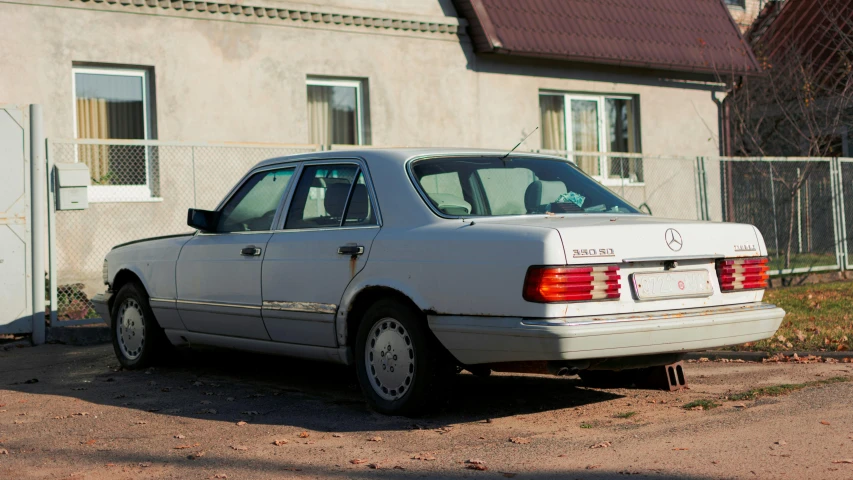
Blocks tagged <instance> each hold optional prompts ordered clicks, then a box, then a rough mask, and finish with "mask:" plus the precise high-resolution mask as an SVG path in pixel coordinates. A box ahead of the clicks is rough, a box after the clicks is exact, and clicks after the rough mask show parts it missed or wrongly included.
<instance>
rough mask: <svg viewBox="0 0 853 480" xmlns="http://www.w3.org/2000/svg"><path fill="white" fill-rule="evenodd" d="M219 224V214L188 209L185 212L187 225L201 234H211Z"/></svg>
mask: <svg viewBox="0 0 853 480" xmlns="http://www.w3.org/2000/svg"><path fill="white" fill-rule="evenodd" d="M218 223H219V212H211V211H210V210H199V209H196V208H190V209H189V210H187V225H189V226H191V227H193V228H197V229H199V230H201V231H203V232H213V231H215V230H216V225H217V224H218Z"/></svg>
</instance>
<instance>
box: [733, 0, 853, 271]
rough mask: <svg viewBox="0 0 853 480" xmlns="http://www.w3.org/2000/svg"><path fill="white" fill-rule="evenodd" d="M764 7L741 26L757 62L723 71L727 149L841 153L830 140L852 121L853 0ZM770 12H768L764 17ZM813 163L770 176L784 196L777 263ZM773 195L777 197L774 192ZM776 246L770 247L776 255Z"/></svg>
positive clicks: (787, 253)
mask: <svg viewBox="0 0 853 480" xmlns="http://www.w3.org/2000/svg"><path fill="white" fill-rule="evenodd" d="M774 7H775V9H776V10H775V11H774V10H772V9H769V10H766V11H765V14H766V16H765V17H760V18H759V19H758V20H757V21H756V24H755V25H753V27H752V28H751V29H750V31H749V32H747V34H746V39H747V41H748V42H749V43H750V45H751V47H752V50H753V52H754V53H755V56H756V59H757V60H758V62H759V64H760V65H761V68H762V73H761V74H759V75H751V76H747V75H738V72H730V73H729V74H728V75H726V77H727V78H725V80H726V81H727V83H728V84H729V85H730V86H731V90H730V93H729V96H728V97H727V99H726V103H725V108H726V109H727V116H728V122H729V124H728V128H730V134H729V142H730V143H729V152H730V153H734V154H736V155H742V156H810V157H833V156H840V155H841V152H840V146H839V143H838V142H836V141H834V140H835V139H836V138H838V135H839V134H841V133H843V132H845V127H846V126H851V127H853V0H787V1H786V2H785V3H784V4H781V2H780V3H779V4H776V5H774ZM768 17H769V18H768ZM816 165H817V163H816V162H807V163H805V165H804V166H803V168H800V169H798V170H797V173H796V174H795V175H791V174H787V175H783V174H776V173H774V172H773V167H772V165H770V168H769V169H767V170H764V169H763V168H759V167H758V166H757V165H752V168H753V170H755V171H754V172H753V173H754V174H756V175H760V176H769V178H770V180H772V181H773V182H774V184H775V185H779V186H780V187H781V188H780V189H779V190H780V191H779V192H776V194H777V195H781V196H782V202H783V203H788V206H789V211H788V214H789V215H788V216H789V218H788V222H787V231H786V232H784V234H785V237H784V238H785V241H784V243H783V244H782V245H780V246H779V249H780V250H783V251H784V259H785V261H784V268H786V269H788V268H791V255H792V246H793V243H794V242H793V240H794V225H795V220H796V218H795V215H796V211H797V209H796V202H797V198H798V193H799V192H800V191H801V189H802V188H803V185H805V184H806V182H807V181H808V180H809V177H810V176H811V175H812V174H813V173H814V171H815V168H816ZM772 201H773V202H776V198H773V200H772ZM779 253H780V252H778V251H777V255H778V254H779Z"/></svg>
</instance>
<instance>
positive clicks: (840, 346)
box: [835, 343, 847, 352]
mask: <svg viewBox="0 0 853 480" xmlns="http://www.w3.org/2000/svg"><path fill="white" fill-rule="evenodd" d="M835 350H836V351H838V352H843V351H845V350H847V345H845V344H843V343H840V344H838V346H837V347H835Z"/></svg>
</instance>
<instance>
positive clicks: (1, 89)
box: [0, 0, 752, 271]
mask: <svg viewBox="0 0 853 480" xmlns="http://www.w3.org/2000/svg"><path fill="white" fill-rule="evenodd" d="M672 1H675V0H649V2H651V3H659V4H666V3H668V2H670V3H671V2H672ZM551 2H552V3H553V9H554V10H553V11H550V12H549V11H536V10H535V9H533V8H532V7H531V10H530V11H527V12H522V14H516V13H513V12H509V11H506V10H501V9H500V5H499V2H492V1H489V0H468V1H451V0H395V1H387V0H323V1H320V0H317V1H316V2H314V3H296V2H290V1H284V0H281V1H280V0H217V1H190V0H87V1H83V0H17V1H5V0H0V23H2V25H3V31H4V39H5V40H4V42H3V48H2V49H0V65H2V68H0V103H4V102H9V103H18V104H20V103H39V104H42V105H43V106H44V112H45V131H46V134H47V136H48V137H49V138H50V139H61V138H77V137H86V138H101V139H111V138H131V139H149V140H155V139H156V140H160V141H192V142H260V143H276V144H282V143H284V144H323V145H327V144H337V143H355V144H369V145H375V146H454V147H488V148H497V149H509V148H511V147H512V146H514V145H515V144H516V143H517V142H519V141H520V140H521V139H522V138H523V137H525V136H526V135H528V134H530V133H531V132H534V130H535V132H534V133H533V134H532V135H531V136H530V137H529V138H528V139H527V140H526V142H525V144H524V145H523V146H522V148H523V149H527V150H530V149H560V150H576V151H579V150H582V151H594V152H629V153H641V154H642V155H643V156H644V157H645V158H643V159H642V160H631V161H627V160H626V161H625V162H624V163H619V162H618V161H612V160H610V159H608V158H607V157H605V156H602V157H601V158H600V159H599V158H598V157H594V158H593V161H592V162H589V161H586V160H585V162H586V163H584V168H585V169H587V171H588V172H589V173H591V174H593V175H595V176H597V177H599V178H601V179H602V181H604V182H605V183H608V184H611V185H617V186H618V188H619V191H620V192H621V193H623V194H624V195H625V196H626V197H628V198H629V199H630V200H632V201H634V202H635V203H637V204H640V203H648V204H649V205H652V204H653V205H654V207H655V210H656V211H655V212H654V213H655V214H660V215H674V216H680V217H687V218H693V217H696V212H697V209H698V207H697V205H696V199H695V196H694V195H693V193H692V192H694V185H693V183H695V181H696V176H695V172H694V166H695V161H694V160H695V158H696V157H702V156H705V157H710V156H715V155H718V153H719V135H718V130H719V109H718V103H717V101H718V98H717V97H716V96H715V93H714V92H715V91H716V90H718V89H719V85H718V84H717V83H716V78H715V75H714V74H713V69H712V68H710V65H711V64H713V66H714V68H719V69H720V70H722V69H723V68H729V67H730V66H728V65H721V64H720V63H719V62H720V59H725V58H729V59H731V58H733V57H734V56H733V55H731V54H730V52H731V48H733V47H732V45H736V44H738V42H739V33H738V32H737V28H736V27H735V24H734V23H733V22H732V20H731V18H730V17H729V16H728V13H727V12H726V9H725V7H724V6H722V4H721V3H720V2H719V0H689V1H687V0H678V1H675V3H674V4H673V5H674V6H673V7H672V8H668V9H666V8H664V9H662V8H659V7H660V5H651V3H650V4H649V5H645V6H644V5H641V4H638V6H636V7H631V6H628V7H626V6H624V5H621V2H613V1H612V0H611V1H606V0H602V1H601V2H594V3H593V4H590V2H586V4H590V5H593V6H594V8H607V9H609V10H608V11H609V12H611V13H613V12H616V13H613V14H612V15H609V16H599V17H598V18H596V17H595V15H593V16H589V12H588V11H586V10H584V11H583V12H586V13H584V15H581V14H580V13H577V12H581V10H576V9H567V8H566V6H567V5H568V6H571V5H572V4H573V3H577V2H580V0H570V1H566V2H562V3H560V2H556V3H554V2H555V0H551ZM548 3H549V2H544V3H542V4H541V5H546V4H548ZM609 3H613V5H608V4H609ZM541 5H540V7H541ZM596 5H597V7H595V6H596ZM546 7H547V5H546ZM632 8H636V9H640V10H643V11H642V12H632V11H631V10H630V9H632ZM546 9H547V8H546ZM620 9H621V10H620ZM635 13H636V14H635ZM620 15H621V17H620ZM650 15H652V16H650ZM654 15H658V16H661V15H669V16H671V18H670V17H667V18H663V17H661V18H658V19H655V21H651V22H647V23H646V24H644V23H642V22H637V21H636V19H637V18H647V19H648V18H652V19H654ZM605 17H606V18H605ZM516 18H517V21H516ZM548 18H552V19H558V20H562V21H563V23H562V24H561V23H560V22H559V21H558V22H552V21H546V19H548ZM608 22H609V23H608ZM685 22H688V25H690V27H689V28H684V24H685ZM596 25H597V26H596ZM662 25H664V26H665V25H669V26H670V27H671V28H666V27H662ZM596 29H598V30H596ZM519 32H522V33H520V34H519ZM524 32H526V33H524ZM608 32H610V33H608ZM697 32H698V34H697ZM540 34H541V35H540ZM537 35H539V36H540V37H541V38H539V39H537ZM697 38H699V40H701V41H699V40H697ZM524 41H529V42H528V43H529V45H523V43H524ZM537 42H538V43H537ZM531 45H532V46H531ZM537 45H538V46H537ZM602 46H609V47H608V48H610V47H612V48H611V50H607V49H604V47H602ZM748 57H749V58H748V59H747V60H749V59H751V53H750V54H749V55H748ZM744 58H746V57H744ZM723 61H725V60H723ZM730 61H731V60H730ZM750 61H752V60H750ZM747 63H748V62H747ZM740 66H742V65H737V66H736V67H738V68H739V67H740ZM746 68H750V65H747V67H746ZM549 115H550V116H549ZM549 118H551V120H548V119H549ZM309 148H310V147H309ZM323 148H325V147H323ZM166 152H167V150H161V151H160V153H159V154H158V158H157V162H155V163H156V165H155V163H152V161H151V159H149V158H148V157H146V160H145V162H146V163H139V164H138V165H137V164H130V163H128V162H127V161H124V162H125V163H121V162H122V160H120V159H116V158H113V157H115V156H114V155H112V154H110V155H109V156H108V157H99V156H98V154H97V153H92V152H89V153H86V152H84V151H83V150H79V151H77V153H74V154H72V156H71V157H66V160H65V161H68V159H69V158H70V159H71V160H70V161H75V160H76V161H84V162H86V163H87V164H89V166H90V169H91V170H92V176H93V180H94V181H95V182H100V184H101V185H100V187H103V188H99V189H94V188H93V189H92V193H90V202H91V204H90V207H89V210H87V211H85V212H67V213H66V212H59V213H60V214H62V215H67V219H63V221H64V222H67V228H68V229H69V230H68V235H70V232H71V231H72V230H74V231H77V230H80V229H83V230H85V231H87V238H88V237H98V236H100V237H102V238H110V239H115V240H114V243H118V241H120V240H125V239H126V238H127V235H124V233H126V232H127V231H128V228H131V227H129V226H128V225H129V224H131V225H132V224H138V223H139V222H140V221H142V222H155V221H161V220H160V219H169V220H168V222H169V223H175V224H176V225H175V228H179V227H180V225H181V223H182V219H183V215H184V212H185V205H184V203H175V202H173V200H174V198H175V197H176V196H179V197H181V198H185V197H186V194H185V191H186V185H187V182H188V181H189V180H187V178H188V177H187V175H190V176H191V175H192V173H189V174H187V173H186V172H184V173H182V174H181V176H179V177H172V176H170V175H172V174H171V173H170V172H171V171H172V170H174V169H175V168H177V167H178V166H179V165H183V164H182V163H181V162H179V161H178V160H174V164H172V165H170V164H169V163H168V162H169V156H168V154H167V153H166ZM54 153H55V154H57V153H58V152H54ZM49 154H50V152H49ZM655 156H680V157H684V158H685V159H684V160H667V161H664V160H655V159H654V158H652V157H655ZM105 158H108V160H104V159H105ZM99 159H100V160H99ZM57 161H63V160H61V159H58V158H57ZM629 164H630V166H629V167H628V168H627V170H626V165H629ZM219 165H220V166H219V167H217V168H220V169H221V170H218V171H217V172H207V174H208V175H215V176H217V177H220V178H221V180H222V182H223V183H224V184H229V185H230V184H232V183H233V182H234V181H236V180H237V178H236V175H237V174H235V173H234V172H232V170H234V171H236V172H240V171H245V166H244V165H239V166H238V167H237V168H233V165H232V166H231V167H232V168H229V165H228V159H227V158H226V159H222V160H221V162H220V164H219ZM638 165H640V166H639V167H638ZM155 167H156V170H157V171H156V172H154V171H153V169H155ZM170 167H172V170H170ZM181 168H184V167H181ZM620 168H622V169H623V172H621V173H620V171H619V169H620ZM625 171H627V172H628V173H624V172H625ZM119 175H124V176H125V177H126V179H129V180H126V181H124V182H122V180H121V179H120V178H118V176H119ZM706 178H707V182H708V188H709V189H710V190H711V191H714V192H717V191H719V170H718V166H717V165H715V164H713V163H711V164H709V165H708V166H707V175H706ZM128 184H133V185H134V186H135V187H138V186H140V185H143V186H144V187H145V188H129V185H128ZM105 185H107V186H106V187H104V186H105ZM112 187H116V188H118V190H116V189H115V188H113V189H112V190H111V189H110V188H112ZM119 187H120V188H119ZM170 190H171V191H172V192H179V193H174V194H173V195H171V197H170V195H168V194H167V192H169V191H170ZM116 192H118V193H116ZM196 192H198V189H197V190H196ZM679 192H683V195H680V197H679ZM93 194H94V195H95V196H94V197H93V196H92V195H93ZM125 194H126V195H128V197H127V198H123V197H121V195H125ZM115 195H119V196H118V197H116V196H115ZM218 195H219V193H218V192H217V193H216V195H214V196H218ZM152 199H153V200H157V201H154V202H148V204H145V205H141V206H138V207H135V208H136V210H134V214H133V215H132V218H133V219H134V222H130V220H129V216H128V215H127V213H122V212H127V210H126V207H125V206H124V205H123V202H128V201H129V202H137V203H139V204H142V203H145V201H148V200H152ZM667 199H675V200H667ZM708 211H709V216H710V217H711V218H713V219H719V218H720V201H719V195H713V194H712V195H709V205H708ZM72 215H75V217H74V219H71V216H72ZM163 221H165V220H163ZM119 225H120V227H119ZM59 227H60V231H59V234H60V235H62V231H61V228H62V224H61V222H60V225H59ZM133 235H134V234H130V236H131V237H132V236H133ZM78 243H79V242H78ZM63 248H66V249H67V251H66V253H65V254H64V255H65V257H66V258H74V257H75V256H81V257H82V256H85V255H88V256H93V258H96V257H98V256H100V258H103V255H102V254H103V252H100V251H96V250H98V249H93V248H92V247H91V245H68V246H66V247H63ZM82 263H85V264H86V265H89V264H91V262H90V261H88V260H87V261H85V262H81V264H82ZM82 268H83V267H82V266H81V267H79V268H78V267H75V269H82ZM86 268H88V267H86ZM98 268H99V266H98ZM72 270H73V269H72ZM69 271H71V270H69Z"/></svg>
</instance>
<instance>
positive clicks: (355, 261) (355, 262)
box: [349, 255, 358, 278]
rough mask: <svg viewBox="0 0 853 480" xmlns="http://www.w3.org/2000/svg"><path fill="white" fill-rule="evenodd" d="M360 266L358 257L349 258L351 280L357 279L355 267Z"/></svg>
mask: <svg viewBox="0 0 853 480" xmlns="http://www.w3.org/2000/svg"><path fill="white" fill-rule="evenodd" d="M357 265H358V255H353V256H351V257H349V278H353V277H355V267H356V266H357Z"/></svg>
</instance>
